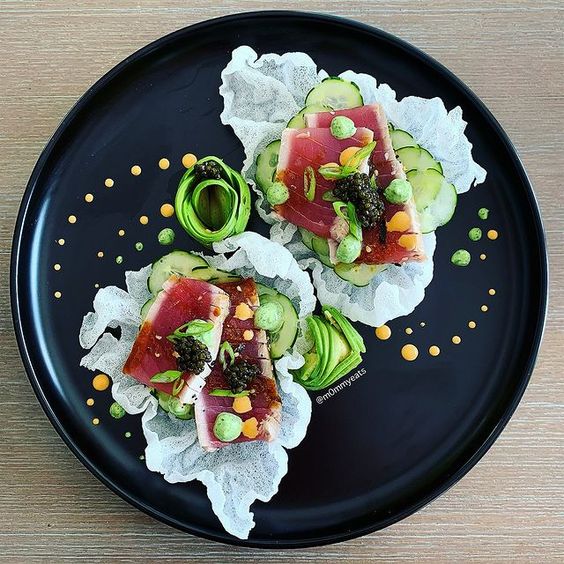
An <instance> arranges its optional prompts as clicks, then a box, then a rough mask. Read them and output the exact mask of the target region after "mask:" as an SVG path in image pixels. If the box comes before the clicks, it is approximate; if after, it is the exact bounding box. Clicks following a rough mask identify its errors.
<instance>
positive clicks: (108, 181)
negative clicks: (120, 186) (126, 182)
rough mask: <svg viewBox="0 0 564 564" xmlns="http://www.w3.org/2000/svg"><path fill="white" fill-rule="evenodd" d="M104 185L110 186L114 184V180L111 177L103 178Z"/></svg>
mask: <svg viewBox="0 0 564 564" xmlns="http://www.w3.org/2000/svg"><path fill="white" fill-rule="evenodd" d="M104 185H105V186H106V188H111V187H112V186H113V185H114V181H113V180H112V179H111V178H106V180H104Z"/></svg>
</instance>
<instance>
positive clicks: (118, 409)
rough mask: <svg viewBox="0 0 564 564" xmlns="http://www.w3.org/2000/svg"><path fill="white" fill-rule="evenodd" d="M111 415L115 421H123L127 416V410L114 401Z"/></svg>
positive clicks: (111, 406)
mask: <svg viewBox="0 0 564 564" xmlns="http://www.w3.org/2000/svg"><path fill="white" fill-rule="evenodd" d="M110 415H111V416H112V417H113V418H114V419H121V418H122V417H123V416H124V415H125V409H123V407H122V406H121V405H120V404H119V403H118V402H117V401H114V403H112V405H110Z"/></svg>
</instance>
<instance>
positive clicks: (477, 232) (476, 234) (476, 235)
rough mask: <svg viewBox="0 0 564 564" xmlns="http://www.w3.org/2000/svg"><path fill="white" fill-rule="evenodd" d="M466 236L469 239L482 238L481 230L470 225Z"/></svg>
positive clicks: (476, 239) (477, 239)
mask: <svg viewBox="0 0 564 564" xmlns="http://www.w3.org/2000/svg"><path fill="white" fill-rule="evenodd" d="M468 237H469V238H470V240H471V241H479V240H480V239H481V238H482V230H481V229H480V228H479V227H472V229H470V231H468Z"/></svg>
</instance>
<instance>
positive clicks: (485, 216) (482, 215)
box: [478, 208, 490, 219]
mask: <svg viewBox="0 0 564 564" xmlns="http://www.w3.org/2000/svg"><path fill="white" fill-rule="evenodd" d="M488 215H490V210H489V209H488V208H480V209H479V210H478V217H479V218H480V219H488Z"/></svg>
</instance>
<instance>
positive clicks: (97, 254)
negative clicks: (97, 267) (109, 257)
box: [96, 251, 104, 258]
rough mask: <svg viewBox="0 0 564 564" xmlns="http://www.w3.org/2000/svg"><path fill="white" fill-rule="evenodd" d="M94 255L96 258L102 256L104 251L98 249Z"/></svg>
mask: <svg viewBox="0 0 564 564" xmlns="http://www.w3.org/2000/svg"><path fill="white" fill-rule="evenodd" d="M96 256H97V257H98V258H102V257H103V256H104V251H98V252H97V253H96Z"/></svg>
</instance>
